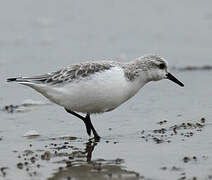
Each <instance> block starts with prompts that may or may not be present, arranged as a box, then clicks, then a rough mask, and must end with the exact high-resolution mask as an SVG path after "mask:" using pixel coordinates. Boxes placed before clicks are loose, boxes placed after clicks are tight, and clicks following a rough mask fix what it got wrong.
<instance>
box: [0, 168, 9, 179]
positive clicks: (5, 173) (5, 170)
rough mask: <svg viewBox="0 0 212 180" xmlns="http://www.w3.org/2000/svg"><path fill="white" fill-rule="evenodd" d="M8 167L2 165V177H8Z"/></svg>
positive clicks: (0, 171)
mask: <svg viewBox="0 0 212 180" xmlns="http://www.w3.org/2000/svg"><path fill="white" fill-rule="evenodd" d="M8 169H9V168H8V167H0V177H6V175H7V170H8Z"/></svg>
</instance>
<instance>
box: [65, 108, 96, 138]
mask: <svg viewBox="0 0 212 180" xmlns="http://www.w3.org/2000/svg"><path fill="white" fill-rule="evenodd" d="M65 110H66V111H67V112H68V113H70V114H72V115H74V116H76V117H78V118H80V119H81V120H83V122H84V123H85V126H86V130H87V133H88V135H89V136H90V135H91V130H92V132H93V135H94V138H95V140H96V141H99V139H100V136H99V135H98V133H97V132H96V130H95V129H94V127H93V124H92V123H91V119H90V114H87V115H86V117H83V116H81V115H79V114H77V113H76V112H74V111H71V110H69V109H66V108H65Z"/></svg>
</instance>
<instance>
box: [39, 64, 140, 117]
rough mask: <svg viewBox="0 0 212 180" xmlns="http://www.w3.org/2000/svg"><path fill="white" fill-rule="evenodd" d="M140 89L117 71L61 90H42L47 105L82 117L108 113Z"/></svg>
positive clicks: (77, 82)
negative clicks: (52, 103)
mask: <svg viewBox="0 0 212 180" xmlns="http://www.w3.org/2000/svg"><path fill="white" fill-rule="evenodd" d="M142 86H143V85H141V84H139V83H137V82H129V81H127V80H126V78H125V77H124V72H123V70H122V69H121V68H118V67H114V68H112V69H111V70H107V71H103V72H98V73H95V74H93V75H91V76H89V77H87V78H84V79H79V80H76V81H73V82H71V83H69V84H66V85H65V86H61V87H54V88H52V87H46V88H45V89H46V90H44V91H45V92H44V93H42V92H41V93H42V94H44V95H45V96H46V97H47V98H48V99H50V100H51V101H53V102H55V103H57V104H59V105H61V106H63V107H65V108H68V109H70V110H72V111H77V112H82V113H101V112H106V111H110V110H112V109H114V108H116V107H118V106H119V105H120V104H122V103H123V102H125V101H126V100H128V99H129V98H130V97H132V96H133V95H135V94H136V92H137V91H138V90H139V89H140V88H141V87H142Z"/></svg>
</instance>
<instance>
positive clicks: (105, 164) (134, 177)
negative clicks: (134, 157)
mask: <svg viewBox="0 0 212 180" xmlns="http://www.w3.org/2000/svg"><path fill="white" fill-rule="evenodd" d="M98 143H99V142H96V141H94V140H89V141H88V142H87V143H86V144H85V148H84V150H80V149H78V150H75V151H73V152H72V154H71V155H70V157H71V160H70V161H68V162H66V164H67V167H66V168H61V169H58V171H57V172H56V173H54V175H53V177H51V178H49V179H50V180H59V179H74V180H89V179H92V180H106V179H123V180H138V179H142V177H141V176H140V175H139V174H138V173H136V172H133V171H127V170H125V169H123V166H122V164H123V162H124V160H123V159H118V158H117V159H112V160H105V159H104V158H98V159H95V160H93V159H92V154H93V152H94V150H95V149H96V148H98Z"/></svg>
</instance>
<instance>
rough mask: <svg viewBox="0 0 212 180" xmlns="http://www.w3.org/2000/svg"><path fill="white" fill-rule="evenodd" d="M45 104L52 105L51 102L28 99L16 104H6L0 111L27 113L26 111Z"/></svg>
mask: <svg viewBox="0 0 212 180" xmlns="http://www.w3.org/2000/svg"><path fill="white" fill-rule="evenodd" d="M44 105H50V103H44V102H40V101H33V100H26V101H24V102H23V103H22V104H19V105H14V104H10V105H5V106H3V107H1V108H0V111H3V112H7V113H25V112H29V111H31V110H32V109H31V108H32V107H37V106H44Z"/></svg>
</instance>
